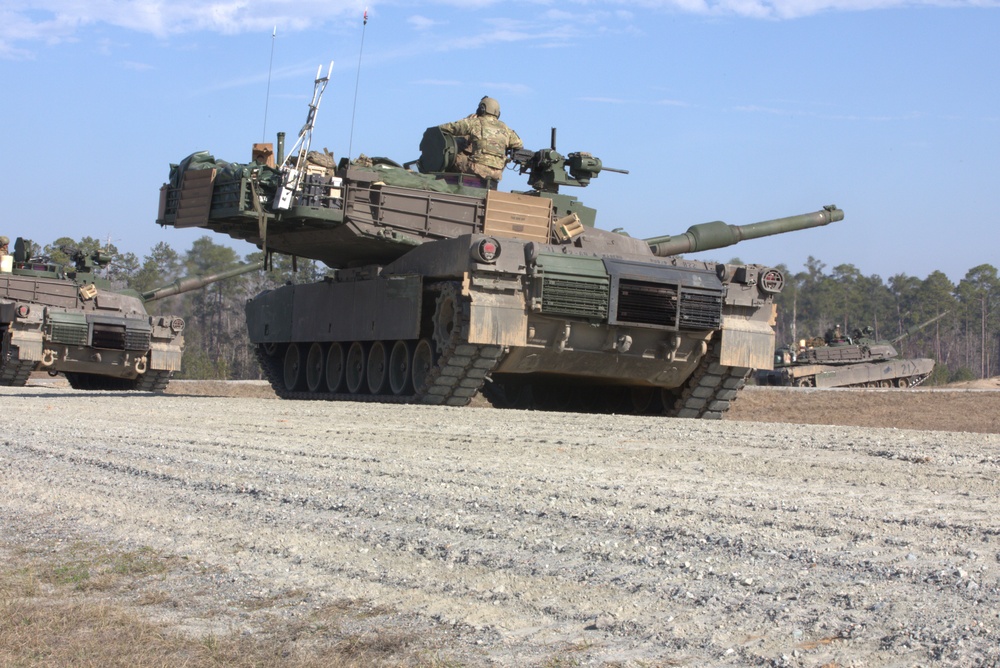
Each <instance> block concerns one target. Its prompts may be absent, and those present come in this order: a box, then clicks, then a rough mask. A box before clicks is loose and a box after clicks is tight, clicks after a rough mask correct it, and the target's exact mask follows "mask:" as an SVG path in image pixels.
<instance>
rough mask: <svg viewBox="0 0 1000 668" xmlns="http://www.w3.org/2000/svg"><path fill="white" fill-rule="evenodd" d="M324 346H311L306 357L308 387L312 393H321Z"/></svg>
mask: <svg viewBox="0 0 1000 668" xmlns="http://www.w3.org/2000/svg"><path fill="white" fill-rule="evenodd" d="M323 366H324V365H323V344H321V343H314V344H312V345H311V346H309V354H308V355H307V356H306V387H307V388H308V389H309V391H310V392H319V390H320V387H321V386H322V384H323Z"/></svg>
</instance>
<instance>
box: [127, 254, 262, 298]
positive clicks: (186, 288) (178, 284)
mask: <svg viewBox="0 0 1000 668" xmlns="http://www.w3.org/2000/svg"><path fill="white" fill-rule="evenodd" d="M263 268H264V262H253V263H251V264H241V265H240V266H238V267H234V268H232V269H228V270H226V271H220V272H219V273H217V274H210V275H208V276H191V277H188V278H178V279H177V280H176V281H174V282H173V283H169V284H167V285H164V286H162V287H159V288H154V289H152V290H149V291H148V292H143V293H142V300H143V301H144V302H153V301H156V300H157V299H164V298H166V297H173V296H174V295H179V294H181V293H183V292H191V291H192V290H198V289H200V288H203V287H205V286H206V285H209V284H210V283H215V282H216V281H223V280H225V279H227V278H232V277H234V276H239V275H240V274H246V273H249V272H251V271H255V270H257V269H263Z"/></svg>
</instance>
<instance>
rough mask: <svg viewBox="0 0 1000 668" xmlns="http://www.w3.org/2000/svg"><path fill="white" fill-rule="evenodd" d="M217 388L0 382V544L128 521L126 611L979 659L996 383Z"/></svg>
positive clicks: (429, 639) (493, 657) (466, 643)
mask: <svg viewBox="0 0 1000 668" xmlns="http://www.w3.org/2000/svg"><path fill="white" fill-rule="evenodd" d="M222 387H224V388H227V390H226V391H225V392H221V391H219V390H218V388H216V389H212V388H211V387H210V386H206V385H196V384H193V383H191V384H189V383H172V384H171V392H172V394H170V395H168V396H154V395H149V394H132V395H130V394H126V393H114V392H95V393H83V392H75V391H72V390H69V389H66V388H62V387H54V386H42V385H34V386H29V387H27V388H21V389H14V388H0V405H2V406H3V408H4V409H5V410H4V413H5V415H6V417H7V420H6V427H5V430H4V434H3V436H2V437H0V444H2V445H0V487H2V489H3V494H0V521H2V526H3V527H4V529H5V536H4V541H3V545H4V547H3V550H7V551H8V552H9V551H11V550H16V549H27V548H31V547H32V546H41V545H45V546H51V545H56V546H57V547H56V548H52V549H60V548H59V547H58V546H61V545H67V544H69V543H70V542H71V541H73V540H79V539H82V540H87V541H96V542H99V543H101V544H108V545H120V546H125V547H138V546H147V547H150V548H152V549H154V550H156V551H159V552H162V553H164V554H172V555H177V556H179V557H182V558H183V562H182V563H184V564H185V565H184V566H182V567H178V568H176V569H174V570H172V571H171V572H169V573H168V574H166V575H163V576H159V577H153V578H150V579H149V580H148V581H144V582H143V583H142V584H141V586H139V587H138V588H137V590H136V591H135V592H134V593H133V596H134V597H135V600H136V601H138V600H140V597H142V600H145V601H150V600H153V601H162V602H163V603H162V605H160V604H150V605H144V606H142V607H141V608H137V609H140V610H141V614H143V615H146V616H149V617H152V618H154V619H157V620H166V621H169V622H170V623H171V624H174V625H176V626H177V627H178V628H181V629H184V630H185V631H189V632H191V633H196V634H202V633H206V632H214V633H220V632H221V633H225V632H228V631H236V632H238V633H243V634H254V633H259V632H260V631H261V629H264V628H268V627H269V626H270V625H273V624H274V623H276V622H277V623H282V622H283V621H287V622H289V623H291V621H292V620H302V619H309V618H310V615H313V614H316V612H317V611H319V610H322V609H323V608H325V607H328V606H330V605H332V604H334V603H335V602H336V603H337V604H338V605H343V604H344V603H343V602H344V601H350V602H351V603H350V605H352V606H354V607H355V608H357V609H359V610H362V609H363V610H365V611H366V614H364V615H358V616H357V617H356V624H357V625H358V626H359V627H362V628H369V629H371V630H373V632H374V630H375V629H380V630H383V631H384V630H385V629H404V630H406V631H407V632H412V633H415V634H416V637H419V638H422V639H424V642H426V643H427V652H429V653H430V654H429V656H432V657H433V660H434V661H438V662H439V663H437V664H435V663H433V661H431V662H430V663H431V665H472V666H480V665H501V666H531V665H538V666H565V665H581V666H866V667H867V666H930V665H935V666H937V665H943V666H996V665H998V662H1000V529H998V526H997V519H996V518H997V507H998V501H1000V482H998V474H1000V435H998V432H1000V425H998V422H997V420H998V417H997V416H998V415H1000V391H997V390H995V389H994V390H990V389H985V390H982V389H980V390H949V391H937V390H917V391H898V390H890V391H826V392H823V391H795V390H778V389H768V388H748V389H747V390H746V391H744V392H743V393H742V395H741V396H740V398H739V399H738V400H737V402H736V404H735V406H734V409H733V411H731V412H730V414H729V415H728V416H727V419H725V420H723V421H719V422H704V421H688V420H669V419H663V418H651V417H631V416H617V415H576V414H567V413H542V412H522V411H500V410H495V409H491V408H481V407H470V408H464V409H448V408H438V407H422V406H387V405H374V404H354V403H326V402H291V401H279V400H275V399H273V398H269V397H268V394H269V391H267V390H266V388H264V387H262V386H261V385H259V384H252V383H243V384H227V385H225V386H222ZM219 394H230V395H239V396H208V395H219ZM272 396H273V395H272ZM783 423H784V424H783ZM807 423H812V424H807ZM3 550H0V552H3ZM3 556H4V555H3V554H0V558H3ZM151 592H152V593H155V594H156V596H150V593H151ZM124 602H125V603H126V604H128V603H129V600H125V601H124ZM449 662H450V663H449Z"/></svg>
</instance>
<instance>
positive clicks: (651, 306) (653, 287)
mask: <svg viewBox="0 0 1000 668" xmlns="http://www.w3.org/2000/svg"><path fill="white" fill-rule="evenodd" d="M618 321H619V322H634V323H642V324H644V325H660V326H661V327H674V326H676V323H677V286H675V285H657V284H655V283H643V282H640V281H630V280H627V279H622V280H621V281H620V282H619V283H618Z"/></svg>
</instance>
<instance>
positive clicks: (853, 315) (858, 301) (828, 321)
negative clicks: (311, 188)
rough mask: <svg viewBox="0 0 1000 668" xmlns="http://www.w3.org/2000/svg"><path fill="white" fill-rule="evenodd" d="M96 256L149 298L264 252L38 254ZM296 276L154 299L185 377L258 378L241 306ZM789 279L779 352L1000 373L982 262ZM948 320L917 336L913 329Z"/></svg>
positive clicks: (280, 261) (998, 336)
mask: <svg viewBox="0 0 1000 668" xmlns="http://www.w3.org/2000/svg"><path fill="white" fill-rule="evenodd" d="M69 247H72V248H78V249H80V250H83V251H85V252H90V251H93V250H96V249H98V248H104V249H105V250H106V251H107V252H108V253H109V254H110V255H111V257H112V258H113V259H112V262H111V264H110V265H109V266H108V268H107V272H108V278H110V279H111V280H112V281H114V282H115V285H116V286H120V287H121V288H131V289H134V290H137V291H139V292H146V291H149V290H151V289H153V288H156V287H159V286H161V285H165V284H169V283H171V282H172V281H174V280H176V279H178V278H183V277H186V276H204V275H208V274H214V273H218V272H221V271H225V270H227V269H231V268H233V267H235V266H237V265H239V264H242V263H245V262H259V261H260V260H261V259H263V254H262V253H261V252H259V251H258V252H254V253H250V254H248V255H245V256H242V257H241V256H240V255H239V254H238V253H237V252H236V251H234V250H233V249H232V248H230V247H228V246H223V245H220V244H216V243H214V242H213V241H212V240H211V238H210V237H208V236H204V237H201V238H200V239H198V240H196V241H195V242H194V243H193V244H192V246H191V248H190V249H189V250H187V251H186V252H183V253H179V252H177V251H175V250H174V249H173V248H171V247H170V246H169V245H168V244H166V243H162V242H161V243H158V244H157V245H156V246H154V247H153V248H152V250H151V251H150V252H149V254H148V255H146V256H145V257H143V258H142V259H139V258H138V257H136V256H135V255H134V254H132V253H119V252H118V251H117V249H116V248H115V247H114V245H107V244H101V242H100V241H99V240H97V239H93V238H91V237H84V238H83V239H81V240H79V241H74V240H72V239H68V238H62V239H57V240H56V241H55V242H53V243H52V244H49V245H48V246H44V247H42V248H39V247H38V246H37V245H35V244H32V248H33V249H34V251H35V253H36V254H42V255H47V256H49V257H51V258H52V259H53V260H54V261H56V262H65V263H67V264H68V263H69V257H68V256H67V255H66V253H65V251H64V250H63V249H64V248H69ZM295 269H296V271H293V267H292V261H291V258H288V257H285V256H279V255H275V256H274V267H273V269H272V270H271V271H268V272H251V273H249V274H244V275H242V276H237V277H235V278H230V279H226V280H223V281H220V282H217V283H213V284H211V285H209V286H208V287H206V288H203V289H201V290H195V291H193V292H188V293H185V294H181V295H176V296H174V297H168V298H165V299H162V300H159V301H155V302H150V303H149V304H148V305H147V308H148V310H149V312H150V313H153V314H158V315H179V316H181V317H182V318H184V320H185V321H186V323H187V326H186V329H185V343H186V348H185V353H184V370H183V371H182V372H181V374H179V377H181V378H192V379H220V380H222V379H230V380H244V379H256V378H260V377H261V373H260V369H259V368H258V366H257V362H256V359H255V356H254V353H253V347H252V346H251V345H250V341H249V339H248V338H247V333H246V325H245V321H244V315H243V305H244V304H245V303H246V301H247V299H249V298H250V297H252V296H254V295H256V294H257V293H259V292H261V291H262V290H266V289H269V288H274V287H277V286H280V285H284V284H285V283H287V282H295V283H308V282H312V281H317V280H320V279H321V278H322V276H323V275H324V273H326V271H327V269H326V267H325V265H321V264H318V263H316V262H314V261H312V260H303V259H301V258H299V259H298V261H297V265H296V267H295ZM779 269H781V270H782V271H783V272H784V274H785V276H786V279H787V283H786V285H785V288H784V290H783V291H782V293H781V294H780V295H779V297H778V300H777V303H778V320H777V323H776V331H777V342H778V345H782V344H788V343H792V342H794V341H797V340H799V339H803V338H810V337H814V336H822V335H823V334H824V333H825V332H826V331H827V330H828V329H830V328H831V327H833V326H834V325H840V327H841V330H842V331H843V332H845V333H848V334H850V333H851V332H853V331H854V330H856V329H861V328H864V327H872V328H873V329H874V330H875V333H876V338H880V339H889V340H892V339H895V338H896V337H899V336H902V335H906V336H905V337H904V338H902V339H901V340H900V341H899V342H898V343H897V344H896V348H897V349H898V350H899V351H900V353H901V354H903V355H904V356H906V357H930V358H933V359H934V360H936V361H937V365H936V368H935V372H934V375H933V376H932V378H931V379H930V381H929V382H930V383H933V384H940V383H945V382H952V381H956V380H971V379H975V378H987V377H992V376H996V375H1000V277H998V275H997V269H996V268H995V267H993V266H991V265H988V264H983V265H979V266H978V267H973V268H972V269H970V270H969V271H968V273H966V275H965V277H964V278H962V279H961V280H960V281H959V282H958V283H957V284H955V283H952V282H951V281H950V280H949V279H948V277H947V276H946V275H945V274H944V273H943V272H940V271H935V272H932V273H931V274H930V275H929V276H927V278H924V279H920V278H917V277H915V276H907V275H905V274H898V275H896V276H892V277H891V278H889V280H888V281H887V282H886V281H883V280H882V278H881V277H879V276H878V275H871V276H864V275H862V273H861V272H860V271H859V270H858V269H857V268H856V267H855V266H854V265H851V264H842V265H838V266H836V267H834V268H833V270H832V271H830V272H829V273H828V272H827V271H826V265H824V264H823V263H822V262H820V261H819V260H817V259H815V258H812V257H810V258H809V259H808V260H807V262H806V264H805V267H804V269H803V270H802V271H799V272H795V271H792V270H790V269H789V268H788V267H786V266H779ZM942 313H944V314H945V315H944V317H942V318H940V319H938V320H936V321H935V322H933V323H931V324H930V325H928V326H926V327H924V328H923V329H921V330H919V331H912V330H913V329H914V328H915V327H916V326H918V325H921V324H922V323H925V322H927V321H928V320H931V319H933V318H934V317H936V316H938V315H940V314H942Z"/></svg>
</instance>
